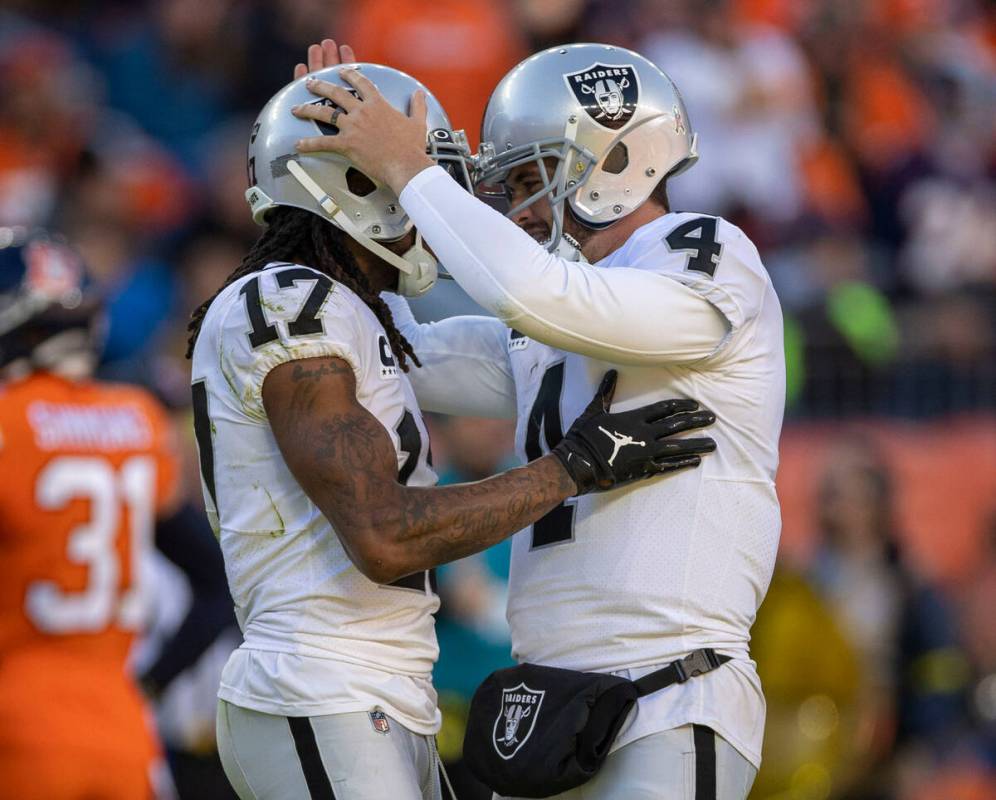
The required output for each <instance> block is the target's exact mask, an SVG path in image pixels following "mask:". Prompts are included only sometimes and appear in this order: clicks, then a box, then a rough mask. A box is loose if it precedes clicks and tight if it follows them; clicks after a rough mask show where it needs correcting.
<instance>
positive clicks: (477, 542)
mask: <svg viewBox="0 0 996 800" xmlns="http://www.w3.org/2000/svg"><path fill="white" fill-rule="evenodd" d="M574 491H575V486H574V481H572V480H571V478H570V476H569V475H568V474H567V471H566V470H565V469H564V468H563V467H562V466H561V465H560V463H559V462H558V461H556V460H555V459H554V458H544V459H540V460H538V461H534V462H532V463H531V464H529V465H528V466H526V467H519V468H517V469H513V470H509V471H508V472H504V473H502V474H501V475H496V476H494V477H492V478H488V479H486V480H483V481H478V482H476V483H466V484H460V485H457V486H446V487H441V488H433V489H408V490H407V491H405V492H404V497H403V500H402V503H403V513H404V522H405V526H404V531H405V534H404V541H406V542H407V543H410V545H411V547H412V548H413V550H414V551H415V557H416V558H417V559H418V569H428V568H430V567H433V566H436V565H438V564H441V563H445V562H447V561H453V560H455V559H458V558H463V557H464V556H468V555H471V554H473V553H477V552H479V551H480V550H483V549H484V548H487V547H490V546H491V545H493V544H495V543H496V542H500V541H501V540H502V539H504V538H506V537H507V536H508V535H509V534H511V533H514V532H515V531H517V530H520V529H522V528H524V527H526V526H527V525H529V524H530V523H532V522H535V521H536V520H537V519H539V518H540V517H541V516H543V515H544V514H545V513H547V512H548V511H549V510H550V509H552V508H553V507H554V506H556V505H557V504H558V503H560V502H561V501H563V500H564V499H565V498H567V497H570V496H571V495H572V494H573V493H574Z"/></svg>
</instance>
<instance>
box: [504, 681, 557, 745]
mask: <svg viewBox="0 0 996 800" xmlns="http://www.w3.org/2000/svg"><path fill="white" fill-rule="evenodd" d="M545 694H546V692H545V691H539V692H538V691H536V690H535V689H530V688H529V687H528V686H526V684H524V683H520V684H519V685H518V686H516V687H514V688H512V689H505V690H503V691H502V693H501V708H500V709H499V710H498V717H497V718H496V719H495V727H494V735H493V736H492V741H493V743H494V746H495V751H496V752H497V753H498V755H500V756H501V757H502V758H504V759H505V760H506V761H508V759H510V758H512V756H514V755H515V754H516V753H518V752H519V749H520V748H521V747H522V745H524V744H525V743H526V739H528V738H529V735H530V734H531V733H532V732H533V728H535V727H536V718H537V717H538V716H539V713H540V707H541V706H542V705H543V695H545Z"/></svg>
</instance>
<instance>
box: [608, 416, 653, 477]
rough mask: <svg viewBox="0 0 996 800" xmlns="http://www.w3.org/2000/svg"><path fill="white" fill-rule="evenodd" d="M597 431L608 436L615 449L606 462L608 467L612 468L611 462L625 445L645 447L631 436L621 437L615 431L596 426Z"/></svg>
mask: <svg viewBox="0 0 996 800" xmlns="http://www.w3.org/2000/svg"><path fill="white" fill-rule="evenodd" d="M598 429H599V430H600V431H601V432H602V433H604V434H605V435H606V436H608V437H609V438H610V439H611V440H612V442H613V443H614V444H615V449H613V451H612V457H611V458H610V459H609V461H608V464H609V466H610V467H611V466H612V462H613V461H615V460H616V456H617V455H619V450H620V449H621V448H623V447H625V446H626V445H628V444H638V445H640V447H646V446H647V443H646V442H638V441H636V440H635V439H634V438H633V437H632V436H623V435H622V434H621V433H619V432H617V431H607V430H605V428H603V427H602V426H601V425H599V426H598Z"/></svg>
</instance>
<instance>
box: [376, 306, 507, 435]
mask: <svg viewBox="0 0 996 800" xmlns="http://www.w3.org/2000/svg"><path fill="white" fill-rule="evenodd" d="M381 297H382V298H383V299H384V301H385V302H386V303H387V304H388V306H389V307H390V309H391V315H392V316H393V317H394V324H395V326H397V328H398V330H399V331H400V332H401V334H402V335H403V336H404V337H405V338H406V339H407V340H408V341H409V342H410V343H411V345H412V348H413V349H414V350H415V355H417V356H418V359H419V361H420V362H421V364H422V366H421V367H412V369H410V370H409V372H408V379H409V380H410V381H411V384H412V388H414V389H415V396H416V397H417V398H418V403H419V406H420V407H421V408H422V410H423V411H435V412H437V413H440V414H454V415H461V416H469V417H496V418H499V419H513V418H514V417H515V411H516V406H515V381H514V379H513V377H512V367H511V364H510V363H509V359H508V328H506V327H505V326H504V325H503V324H502V323H501V321H500V320H497V319H495V318H493V317H475V316H460V317H450V318H449V319H444V320H441V321H440V322H429V323H419V322H418V321H417V320H416V319H415V317H414V316H413V315H412V312H411V309H410V308H409V307H408V303H407V301H405V300H404V298H402V297H399V296H398V295H396V294H392V293H390V292H384V293H383V294H382V295H381Z"/></svg>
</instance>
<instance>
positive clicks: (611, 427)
mask: <svg viewBox="0 0 996 800" xmlns="http://www.w3.org/2000/svg"><path fill="white" fill-rule="evenodd" d="M617 377H618V373H617V372H616V371H615V370H614V369H613V370H609V371H608V372H606V373H605V377H603V378H602V383H601V385H600V386H599V387H598V391H597V392H596V393H595V397H594V398H593V399H592V401H591V402H590V403H589V404H588V407H587V408H586V409H585V410H584V412H583V413H582V414H581V416H580V417H578V418H577V419H576V420H575V421H574V424H573V425H572V426H571V429H570V430H569V431H567V433H566V434H564V438H563V439H562V440H561V441H560V444H558V445H557V446H556V447H554V448H553V451H552V452H553V453H554V455H556V456H557V458H559V459H560V461H561V463H562V464H563V465H564V467H565V468H566V469H567V472H568V473H570V476H571V477H572V478H573V479H574V482H575V483H576V484H577V487H578V492H577V493H578V494H587V493H588V492H593V491H596V492H604V491H607V490H609V489H615V488H616V487H618V486H623V485H625V484H627V483H632V482H633V481H638V480H642V479H643V478H649V477H650V476H652V475H660V474H662V473H664V472H672V471H673V470H676V469H683V468H684V467H697V466H698V465H699V463H700V462H701V460H702V459H701V454H702V453H711V452H712V451H713V450H715V449H716V443H715V442H714V441H713V440H712V439H709V438H707V437H702V438H698V439H672V438H669V437H671V436H673V435H674V434H676V433H682V432H684V431H688V430H693V429H695V428H703V427H705V426H706V425H712V423H714V422H715V421H716V415H715V414H713V413H712V412H711V411H709V410H707V409H700V408H699V404H698V403H696V402H695V401H694V400H662V401H660V402H658V403H652V404H651V405H648V406H642V407H640V408H635V409H633V410H632V411H620V412H619V413H618V414H610V413H609V405H610V404H611V403H612V395H613V394H614V393H615V390H616V378H617Z"/></svg>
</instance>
